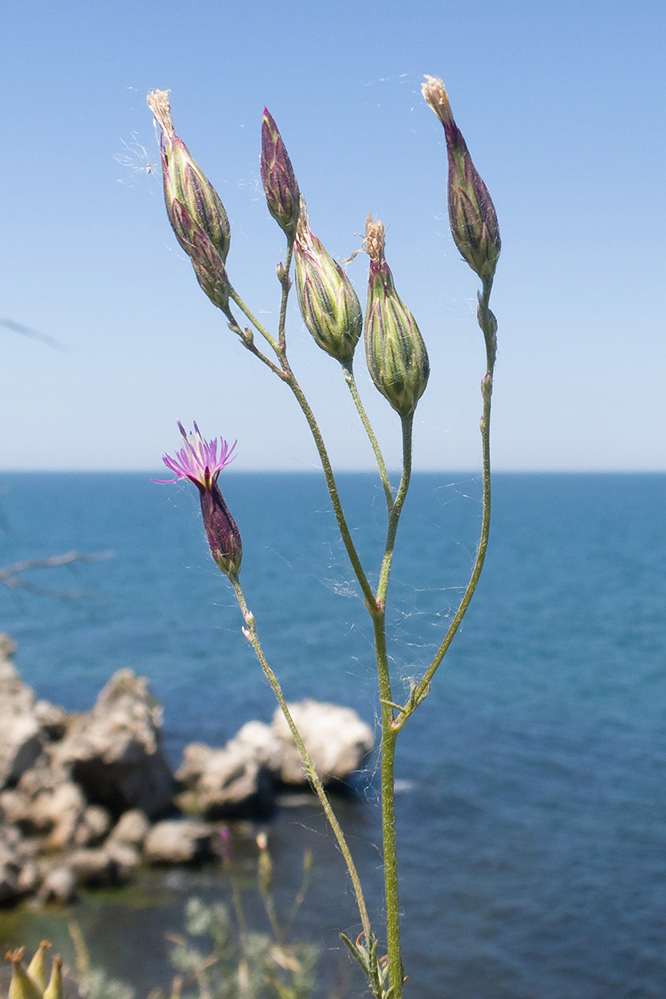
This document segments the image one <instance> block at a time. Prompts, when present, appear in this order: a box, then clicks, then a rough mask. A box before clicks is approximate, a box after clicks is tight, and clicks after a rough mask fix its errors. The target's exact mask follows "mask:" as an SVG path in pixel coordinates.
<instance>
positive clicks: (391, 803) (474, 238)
mask: <svg viewBox="0 0 666 999" xmlns="http://www.w3.org/2000/svg"><path fill="white" fill-rule="evenodd" d="M423 94H424V97H425V99H426V101H427V103H428V104H429V106H430V107H431V108H432V109H433V111H434V112H435V114H436V115H437V117H438V118H439V120H440V121H441V123H442V125H443V127H444V131H445V136H446V144H447V157H448V187H447V190H448V207H449V219H450V224H451V232H452V236H453V239H454V241H455V243H456V246H457V247H458V249H459V251H460V253H461V255H462V256H463V258H464V259H465V260H466V261H467V263H468V264H469V266H470V267H471V268H472V270H473V271H474V272H475V273H476V274H477V275H478V276H479V277H480V279H481V285H482V290H481V292H480V293H479V296H478V301H479V304H478V313H477V317H478V322H479V326H480V328H481V330H482V332H483V335H484V340H485V345H486V373H485V376H484V378H483V380H482V383H481V391H482V398H483V413H482V417H481V423H480V430H481V438H482V456H483V516H482V527H481V538H480V542H479V547H478V550H477V554H476V558H475V562H474V566H473V569H472V573H471V578H470V581H469V583H468V586H467V588H466V590H465V593H464V595H463V598H462V600H461V602H460V605H459V607H458V610H457V611H456V614H455V615H454V618H453V621H452V622H451V624H450V626H449V629H448V631H447V633H446V635H445V636H444V639H443V641H442V644H441V645H440V647H439V649H438V651H437V653H436V655H435V657H434V659H433V661H432V663H431V665H430V666H429V667H428V669H427V670H426V672H425V673H424V675H423V677H422V679H421V681H420V682H419V683H413V684H412V688H411V691H410V693H409V697H408V700H407V702H406V703H405V704H404V705H400V704H396V703H395V702H394V700H393V694H392V684H391V672H390V658H389V652H388V647H387V640H386V608H387V600H388V590H389V582H390V575H391V569H392V564H393V555H394V551H395V545H396V540H397V535H398V528H399V523H400V518H401V514H402V512H403V509H404V504H405V501H406V497H407V493H408V490H409V484H410V479H411V470H412V434H413V421H414V413H415V410H416V407H417V404H418V402H419V400H420V398H421V396H422V395H423V393H424V391H425V389H426V386H427V383H428V377H429V372H430V366H429V360H428V353H427V350H426V346H425V342H424V340H423V337H422V336H421V332H420V330H419V327H418V325H417V323H416V320H415V319H414V316H413V315H412V313H411V311H410V310H409V309H408V308H407V306H406V305H405V304H404V302H403V301H402V299H401V298H400V297H399V295H398V293H397V291H396V287H395V282H394V279H393V274H392V272H391V270H390V268H389V266H388V264H387V262H386V257H385V230H384V227H383V225H382V223H381V222H379V221H373V219H372V217H371V216H370V215H369V216H368V219H367V221H366V233H365V240H364V243H363V249H364V250H365V251H366V252H367V254H368V256H369V258H370V264H369V275H368V298H367V308H366V315H365V323H363V316H362V311H361V306H360V303H359V301H358V298H357V296H356V293H355V291H354V289H353V287H352V285H351V282H350V281H349V279H348V278H347V275H346V273H345V272H344V271H343V269H342V267H341V266H340V264H338V263H337V262H336V261H334V260H333V258H332V257H331V256H330V255H329V254H328V252H327V251H326V249H325V247H324V246H323V244H322V242H321V241H320V240H319V239H318V238H317V237H316V236H315V235H314V234H313V233H312V230H311V229H310V224H309V219H308V215H307V210H306V207H305V202H304V200H303V198H302V197H301V195H300V191H299V187H298V183H297V181H296V177H295V174H294V170H293V167H292V164H291V160H290V158H289V155H288V153H287V150H286V147H285V145H284V142H283V140H282V137H281V135H280V132H279V130H278V128H277V125H276V124H275V121H274V120H273V118H272V116H271V115H270V114H269V112H268V111H267V110H264V115H263V121H262V151H261V176H262V182H263V186H264V191H265V194H266V202H267V206H268V210H269V213H270V214H271V216H272V217H273V218H274V219H275V221H276V222H277V224H278V225H279V226H280V228H281V229H282V230H283V232H284V233H285V237H286V243H287V246H286V251H285V257H284V261H283V262H282V263H280V264H278V266H277V268H276V270H277V277H278V280H279V283H280V286H281V298H280V310H279V318H278V325H277V331H275V332H269V330H268V329H267V328H266V327H265V326H264V325H263V324H262V323H261V322H260V321H259V320H258V319H257V318H256V316H255V314H254V313H253V312H251V311H250V309H249V308H248V306H247V305H246V304H245V302H244V301H243V299H242V298H241V297H240V295H239V294H238V292H237V291H236V290H235V289H234V287H233V286H232V284H231V282H230V280H229V278H228V276H227V272H226V259H227V254H228V251H229V239H230V234H229V225H228V219H227V216H226V212H225V211H224V208H223V206H222V203H221V201H220V200H219V198H218V196H217V194H216V193H215V191H214V189H213V188H212V187H211V185H210V184H209V182H208V181H207V179H206V178H205V176H204V175H203V173H202V172H201V171H200V169H199V168H198V167H197V165H196V163H195V162H194V160H193V159H192V158H191V156H190V154H189V152H188V151H187V148H186V147H185V146H184V144H183V143H182V142H181V140H180V139H179V138H178V137H177V136H176V133H175V130H174V128H173V122H172V120H171V114H170V108H169V104H168V96H167V95H168V92H166V91H156V92H154V93H153V94H151V95H150V97H149V103H150V105H151V108H152V109H153V111H154V114H155V117H156V119H157V121H158V122H159V124H160V126H161V129H162V142H161V149H162V165H163V172H164V190H165V201H166V204H167V213H168V216H169V220H170V222H171V225H172V227H173V229H174V233H175V235H176V238H177V239H178V241H179V243H180V245H181V246H182V247H183V249H185V251H186V252H187V253H188V255H189V256H190V259H191V260H192V264H193V267H194V269H195V273H196V275H197V279H198V280H199V283H200V285H201V287H202V288H203V290H204V291H205V292H206V294H207V295H208V297H209V298H210V299H211V301H213V303H214V304H215V305H216V306H217V307H218V308H220V309H221V310H222V311H223V312H224V313H225V315H226V316H227V319H228V322H229V327H230V328H231V329H232V330H233V331H234V332H235V333H236V334H237V335H238V336H239V337H240V339H241V342H242V343H243V345H244V346H245V347H246V349H247V350H249V351H250V352H251V353H253V354H254V355H255V356H256V357H258V359H259V360H261V362H262V363H263V364H264V365H266V366H267V367H268V368H269V369H270V370H271V371H273V373H274V374H276V375H277V376H278V377H279V378H280V379H281V380H282V381H283V382H285V383H286V384H287V385H288V386H289V389H290V390H291V392H292V393H293V395H294V397H295V398H296V401H297V402H298V405H299V406H300V408H301V410H302V412H303V414H304V416H305V419H306V421H307V423H308V426H309V428H310V431H311V433H312V437H313V439H314V442H315V445H316V448H317V451H318V454H319V458H320V461H321V465H322V468H323V471H324V476H325V479H326V484H327V488H328V492H329V496H330V499H331V503H332V506H333V511H334V513H335V517H336V520H337V524H338V528H339V530H340V535H341V537H342V540H343V543H344V545H345V548H346V551H347V554H348V557H349V560H350V563H351V565H352V568H353V571H354V574H355V576H356V579H357V581H358V584H359V587H360V590H361V593H362V595H363V597H364V599H365V606H366V609H367V611H368V613H369V615H370V618H371V620H372V627H373V633H374V644H375V653H376V661H377V675H378V686H379V699H380V703H381V724H382V739H381V797H382V803H381V808H382V840H383V856H384V889H385V907H386V942H387V955H386V957H383V958H380V957H379V956H378V942H377V939H376V938H375V937H374V936H373V934H372V931H371V926H370V919H369V916H368V911H367V907H366V903H365V899H364V896H363V891H362V887H361V883H360V880H359V877H358V872H357V870H356V867H355V864H354V860H353V858H352V856H351V853H350V851H349V848H348V845H347V843H346V840H345V837H344V834H343V832H342V829H341V827H340V824H339V822H338V820H337V818H336V816H335V814H334V812H333V809H332V808H331V805H330V802H329V800H328V797H327V795H326V792H325V790H324V787H323V785H322V783H321V780H320V779H319V776H318V774H317V772H316V770H315V767H314V764H313V762H312V759H311V757H310V755H309V753H308V751H307V748H306V746H305V744H304V743H303V740H302V738H301V736H300V733H299V732H298V729H297V727H296V725H295V724H294V721H293V718H292V716H291V713H290V711H289V708H288V705H287V703H286V700H285V698H284V695H283V693H282V689H281V686H280V683H279V681H278V679H277V677H276V675H275V673H274V672H273V670H272V669H271V667H270V666H269V664H268V661H267V659H266V656H265V654H264V652H263V649H262V646H261V643H260V641H259V638H258V635H257V628H256V622H255V618H254V615H253V614H252V613H251V611H250V610H249V609H248V607H247V603H246V600H245V596H244V594H243V591H242V589H241V586H240V582H239V573H240V567H241V560H242V543H241V538H240V533H239V530H238V527H237V525H236V522H235V521H234V519H233V517H232V516H231V513H230V512H229V510H228V508H227V506H226V503H225V501H224V499H223V497H222V493H221V492H220V489H219V486H218V476H219V474H220V472H221V471H222V469H223V468H224V467H225V466H226V465H227V464H229V462H230V461H231V460H233V457H234V448H235V444H234V445H233V446H231V447H229V445H228V444H227V443H226V441H224V440H220V443H219V445H218V441H217V439H216V440H214V441H211V442H207V441H205V440H204V439H203V437H202V436H201V434H200V432H199V429H198V427H197V425H196V424H195V425H194V431H193V432H192V433H190V434H188V433H186V431H185V430H184V428H183V427H182V425H181V424H179V428H180V432H181V435H182V437H183V442H184V443H183V447H182V448H181V450H180V451H178V452H177V454H176V456H175V457H170V456H169V455H165V456H164V462H165V464H166V465H167V466H168V467H169V468H170V469H171V471H173V472H174V473H175V474H176V480H171V481H177V480H178V479H188V480H189V481H191V482H192V483H193V484H194V485H195V486H196V488H197V490H198V491H199V496H200V500H201V509H202V516H203V521H204V527H205V531H206V537H207V540H208V544H209V548H210V551H211V555H212V557H213V559H214V560H215V562H216V564H217V565H218V567H219V568H220V570H221V571H222V572H223V573H224V574H225V575H226V576H227V577H228V579H229V581H230V582H231V584H232V586H233V588H234V592H235V594H236V599H237V601H238V605H239V608H240V611H241V614H242V616H243V621H244V627H243V633H244V635H245V638H246V639H247V641H248V643H249V644H250V645H251V647H252V648H253V650H254V653H255V655H256V657H257V659H258V661H259V663H260V665H261V668H262V670H263V672H264V675H265V676H266V678H267V680H268V682H269V684H270V686H271V688H272V689H273V692H274V694H275V697H276V699H277V701H278V704H279V705H280V708H281V710H282V712H283V714H284V717H285V719H286V721H287V724H288V726H289V729H290V731H291V733H292V735H293V738H294V740H295V742H296V745H297V747H298V749H299V752H300V754H301V757H302V759H303V763H304V768H305V772H306V774H307V777H308V780H309V781H310V783H311V785H312V787H313V789H314V791H315V793H316V794H317V796H318V798H319V801H320V803H321V806H322V808H323V810H324V813H325V815H326V817H327V819H328V821H329V823H330V825H331V828H332V830H333V833H334V835H335V837H336V840H337V842H338V845H339V847H340V850H341V852H342V855H343V857H344V860H345V863H346V865H347V870H348V871H349V875H350V878H351V881H352V885H353V887H354V892H355V896H356V901H357V905H358V909H359V914H360V918H361V924H362V927H363V934H362V936H363V938H364V941H363V942H362V941H361V938H360V937H359V939H358V940H357V942H356V943H355V944H353V943H351V941H349V940H347V938H345V937H344V936H343V939H344V940H345V943H346V944H347V946H348V947H349V948H350V950H351V952H352V953H353V955H354V956H355V958H356V959H357V960H358V961H359V963H360V965H361V966H362V967H363V969H364V971H365V973H366V975H367V976H368V980H369V983H370V987H371V989H372V991H373V992H374V994H375V996H376V997H377V999H401V997H402V993H403V983H404V972H403V965H402V958H401V951H400V909H399V891H398V860H397V842H396V829H395V800H394V796H395V786H394V785H395V751H396V742H397V737H398V735H399V733H400V731H401V730H402V728H403V727H404V725H405V724H406V722H407V720H408V718H409V717H411V715H412V714H413V713H414V711H415V710H416V709H417V708H418V707H419V705H420V704H421V703H422V702H423V701H424V699H425V698H426V696H427V694H428V692H429V689H430V683H431V680H432V678H433V676H434V674H435V672H436V671H437V669H438V667H439V665H440V664H441V662H442V660H443V658H444V656H445V655H446V652H447V651H448V649H449V647H450V645H451V642H452V641H453V638H454V637H455V634H456V632H457V630H458V628H459V626H460V623H461V621H462V619H463V617H464V615H465V613H466V611H467V609H468V607H469V604H470V601H471V599H472V596H473V594H474V591H475V589H476V586H477V584H478V581H479V578H480V575H481V571H482V569H483V564H484V559H485V556H486V551H487V546H488V537H489V527H490V499H491V494H490V486H491V482H490V413H491V397H492V385H493V374H494V366H495V358H496V351H497V342H496V334H497V321H496V319H495V317H494V315H493V313H492V311H491V310H490V304H489V303H490V294H491V290H492V285H493V278H494V274H495V269H496V266H497V261H498V258H499V254H500V249H501V241H500V236H499V227H498V224H497V216H496V213H495V208H494V206H493V203H492V200H491V198H490V195H489V193H488V190H487V188H486V186H485V184H484V182H483V181H482V180H481V177H480V176H479V174H478V171H477V170H476V168H475V166H474V163H473V162H472V159H471V156H470V154H469V151H468V149H467V145H466V143H465V140H464V138H463V136H462V134H461V132H460V130H459V129H458V127H457V125H456V123H455V120H454V119H453V115H452V113H451V108H450V105H449V100H448V96H447V94H446V90H445V89H444V85H443V84H442V81H441V80H438V79H436V78H434V77H426V83H425V84H424V85H423ZM292 263H293V264H294V265H295V282H296V292H297V296H298V303H299V307H300V311H301V315H302V317H303V321H304V323H305V325H306V327H307V329H308V331H309V332H310V334H311V335H312V337H313V339H314V340H315V342H316V343H317V344H318V346H319V347H320V348H321V349H323V350H324V351H326V353H328V354H329V355H330V356H331V357H333V358H335V359H336V360H338V361H339V362H340V364H341V367H342V371H343V375H344V378H345V381H346V383H347V385H348V387H349V390H350V393H351V396H352V399H353V401H354V404H355V406H356V409H357V412H358V414H359V417H360V419H361V422H362V424H363V427H364V429H365V431H366V433H367V435H368V438H369V440H370V443H371V445H372V448H373V451H374V454H375V458H376V461H377V466H378V469H379V474H380V479H381V482H382V486H383V489H384V494H385V498H386V505H387V525H386V541H385V546H384V552H383V556H382V560H381V565H380V567H379V573H378V581H377V584H376V587H375V588H373V586H372V585H371V584H370V582H369V579H368V576H367V574H366V570H365V568H364V566H363V564H362V562H361V560H360V558H359V555H358V552H357V550H356V546H355V544H354V541H353V538H352V534H351V531H350V529H349V526H348V523H347V520H346V516H345V513H344V510H343V507H342V504H341V501H340V496H339V493H338V488H337V483H336V479H335V475H334V473H333V469H332V466H331V462H330V458H329V455H328V451H327V448H326V445H325V442H324V439H323V436H322V434H321V431H320V428H319V425H318V423H317V420H316V418H315V415H314V412H313V410H312V408H311V406H310V403H309V402H308V399H307V398H306V396H305V394H304V392H303V390H302V388H301V386H300V384H299V382H298V380H297V378H296V375H295V373H294V371H293V369H292V367H291V364H290V361H289V358H288V354H287V338H286V321H287V307H288V300H289V294H290V290H291V287H292V281H291V277H290V272H291V268H292ZM231 303H233V304H234V305H235V306H236V307H237V308H238V309H240V311H241V312H242V313H243V315H244V316H245V317H246V319H247V320H248V322H249V323H250V326H249V327H246V328H244V329H243V328H241V326H240V325H239V323H238V321H237V320H236V319H235V318H234V315H233V313H232V312H231ZM363 326H364V330H365V353H366V360H367V363H368V368H369V371H370V375H371V378H372V380H373V382H374V384H375V386H376V388H377V389H378V390H379V392H380V393H381V394H382V395H383V396H384V397H385V398H386V400H387V401H388V403H389V404H390V406H391V407H392V408H393V410H394V411H395V412H396V413H397V414H398V416H399V417H400V422H401V429H402V474H401V478H400V483H399V486H398V489H397V492H396V493H395V495H394V492H393V489H392V488H391V484H390V481H389V477H388V473H387V470H386V465H385V462H384V459H383V456H382V452H381V449H380V447H379V443H378V441H377V438H376V436H375V434H374V431H373V429H372V426H371V424H370V421H369V419H368V417H367V414H366V411H365V408H364V406H363V403H362V400H361V398H360V395H359V392H358V388H357V385H356V382H355V379H354V372H353V361H354V354H355V349H356V345H357V343H358V340H359V338H360V334H361V330H362V328H363ZM253 330H254V331H256V332H257V333H258V334H259V335H260V336H261V337H263V339H264V341H265V342H266V343H267V344H268V347H269V348H270V351H272V355H271V356H268V354H267V353H264V352H263V351H262V350H260V349H259V347H258V346H257V344H256V343H255V334H254V332H253ZM268 864H269V858H268V857H267V856H266V857H265V858H264V859H263V869H262V870H260V876H261V877H263V878H264V880H265V881H266V884H268V882H269V879H270V871H269V867H268ZM267 890H268V889H267ZM387 982H388V984H387Z"/></svg>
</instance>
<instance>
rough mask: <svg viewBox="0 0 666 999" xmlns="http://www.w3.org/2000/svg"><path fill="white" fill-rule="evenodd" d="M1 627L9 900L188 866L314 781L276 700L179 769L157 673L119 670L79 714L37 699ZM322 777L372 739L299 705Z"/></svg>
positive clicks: (350, 723)
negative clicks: (288, 792)
mask: <svg viewBox="0 0 666 999" xmlns="http://www.w3.org/2000/svg"><path fill="white" fill-rule="evenodd" d="M13 653H14V646H13V643H12V641H11V639H10V638H8V637H7V636H6V635H0V905H11V904H14V903H15V902H18V901H20V900H22V899H31V900H34V902H35V903H36V904H39V903H46V902H53V901H55V902H68V901H70V900H71V899H72V898H74V897H75V896H76V893H77V891H78V890H79V889H80V888H83V887H87V886H93V885H109V884H121V883H123V882H127V881H129V880H131V878H132V876H133V874H134V873H135V872H136V871H137V870H138V868H139V867H140V865H141V864H143V863H150V864H183V863H194V862H197V861H202V860H205V859H212V858H214V857H215V856H219V853H220V830H221V825H220V823H221V822H223V821H224V820H226V819H233V818H257V819H260V818H263V819H265V818H268V817H269V816H270V814H271V812H272V811H273V810H274V809H275V807H276V798H277V795H278V793H279V792H280V790H281V789H282V790H284V789H285V788H289V787H290V788H305V787H307V782H306V780H305V778H304V774H303V770H302V764H301V759H300V755H299V753H298V750H297V748H296V746H295V744H294V742H293V739H292V737H291V734H290V732H289V730H288V728H287V725H286V722H285V720H284V718H283V716H282V713H281V712H280V711H279V709H278V710H277V711H276V713H275V715H274V717H273V721H272V723H271V724H270V725H266V724H264V723H263V722H260V721H251V722H248V723H247V724H246V725H244V726H243V727H242V728H241V729H240V731H239V732H238V733H237V734H236V736H235V737H234V738H233V739H231V740H230V741H229V742H228V743H227V744H226V746H224V747H221V748H214V747H210V746H206V745H204V744H203V743H192V744H190V745H189V746H187V747H186V748H185V750H184V754H183V760H182V763H181V765H180V767H179V768H178V769H177V770H176V772H175V773H173V772H172V771H171V769H170V767H169V765H168V763H167V761H166V758H165V756H164V753H163V749H162V708H161V706H160V705H159V704H158V703H157V701H155V699H154V698H153V697H152V696H151V694H150V691H149V688H148V681H147V679H146V678H145V677H137V676H135V674H134V673H133V672H131V671H130V670H127V669H122V670H119V671H118V672H117V673H115V674H114V676H113V677H112V678H111V679H110V680H109V682H108V683H107V684H106V686H105V687H104V688H103V690H102V691H101V692H100V694H99V696H98V698H97V701H96V703H95V706H94V707H93V708H92V710H91V711H88V712H85V713H83V714H68V713H67V712H66V711H64V710H63V709H62V708H60V707H57V706H56V705H54V704H51V703H49V702H46V701H40V700H37V699H36V698H35V695H34V692H33V691H32V690H31V689H30V687H28V686H27V685H26V684H25V683H23V681H22V680H21V678H20V676H19V675H18V673H17V671H16V669H15V668H14V666H13V663H12V656H13ZM290 710H291V712H292V714H293V716H294V720H295V721H296V724H297V726H298V728H299V730H300V732H301V734H302V736H303V739H304V741H305V743H306V745H307V747H308V750H309V752H310V754H311V756H312V759H313V762H314V764H315V767H316V769H317V772H318V774H319V776H320V778H321V779H322V781H323V782H324V784H325V785H327V786H329V787H330V786H332V785H333V786H334V785H335V784H339V785H340V784H341V783H342V782H343V781H345V780H346V779H347V778H348V777H349V776H350V775H351V774H352V773H353V772H354V771H355V770H357V769H358V768H359V767H360V766H361V765H362V763H363V760H364V759H365V757H366V756H367V755H368V753H370V751H371V750H372V748H373V733H372V730H371V729H370V728H369V727H368V725H366V724H365V723H364V722H363V721H362V720H361V719H360V718H359V717H358V715H357V714H356V712H354V711H353V710H351V709H350V708H342V707H338V706H336V705H332V704H321V703H318V702H316V701H311V700H307V701H303V702H301V703H298V704H292V705H290Z"/></svg>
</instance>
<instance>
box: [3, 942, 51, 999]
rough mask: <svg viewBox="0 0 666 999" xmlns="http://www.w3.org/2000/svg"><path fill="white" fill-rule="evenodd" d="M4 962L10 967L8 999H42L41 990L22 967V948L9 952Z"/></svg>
mask: <svg viewBox="0 0 666 999" xmlns="http://www.w3.org/2000/svg"><path fill="white" fill-rule="evenodd" d="M5 960H6V961H10V962H11V965H12V979H11V982H10V983H9V997H8V999H42V993H43V989H41V988H40V987H39V986H38V985H37V983H36V982H35V981H34V980H33V979H32V977H31V976H30V975H29V974H28V972H27V971H26V970H25V968H24V967H23V947H21V948H20V950H14V951H9V952H8V953H7V954H6V955H5Z"/></svg>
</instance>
